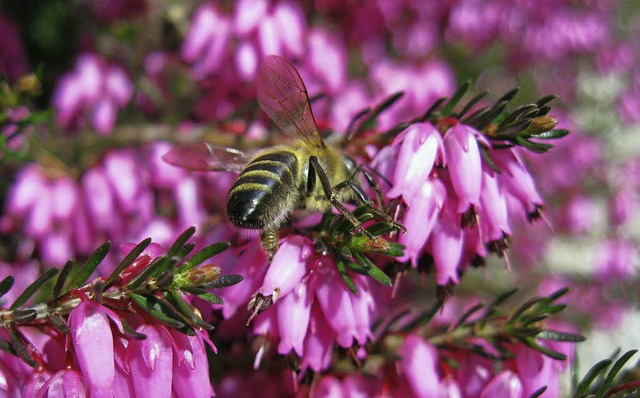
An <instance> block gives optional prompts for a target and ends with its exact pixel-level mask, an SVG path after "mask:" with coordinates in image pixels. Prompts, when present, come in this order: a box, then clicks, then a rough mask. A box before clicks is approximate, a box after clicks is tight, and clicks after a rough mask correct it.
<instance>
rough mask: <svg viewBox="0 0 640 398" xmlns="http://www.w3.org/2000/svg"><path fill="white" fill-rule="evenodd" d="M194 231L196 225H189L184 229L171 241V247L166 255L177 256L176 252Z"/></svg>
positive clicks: (178, 251)
mask: <svg viewBox="0 0 640 398" xmlns="http://www.w3.org/2000/svg"><path fill="white" fill-rule="evenodd" d="M195 233H196V227H190V228H188V229H187V230H186V231H184V232H183V233H182V234H181V235H180V236H179V237H178V239H176V241H175V242H174V243H173V246H171V249H169V252H168V253H167V256H168V257H173V256H177V255H178V253H180V251H181V250H182V247H183V246H184V245H185V243H187V241H188V240H189V239H190V238H191V237H192V236H193V234H195Z"/></svg>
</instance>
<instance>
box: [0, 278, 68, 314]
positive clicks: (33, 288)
mask: <svg viewBox="0 0 640 398" xmlns="http://www.w3.org/2000/svg"><path fill="white" fill-rule="evenodd" d="M57 273H58V269H57V268H51V269H49V270H48V271H47V272H45V273H44V274H43V275H42V276H41V277H40V278H38V279H36V280H35V281H34V282H33V283H32V284H31V285H29V286H28V287H27V288H26V289H25V290H24V292H22V294H21V295H20V296H19V297H18V298H17V299H16V301H15V302H14V303H13V304H12V305H11V307H9V309H11V310H16V309H18V308H20V307H21V306H22V305H24V303H26V302H27V300H29V298H30V297H31V296H33V294H34V293H35V292H37V291H38V289H40V288H41V287H42V286H43V285H44V284H45V283H47V282H48V281H49V280H50V279H51V278H53V277H54V276H56V274H57Z"/></svg>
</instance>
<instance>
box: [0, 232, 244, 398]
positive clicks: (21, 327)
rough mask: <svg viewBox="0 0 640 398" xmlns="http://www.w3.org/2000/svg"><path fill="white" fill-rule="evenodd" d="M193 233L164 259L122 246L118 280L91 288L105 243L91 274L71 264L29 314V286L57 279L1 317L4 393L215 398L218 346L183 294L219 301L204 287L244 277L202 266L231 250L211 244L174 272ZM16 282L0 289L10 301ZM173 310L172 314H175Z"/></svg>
mask: <svg viewBox="0 0 640 398" xmlns="http://www.w3.org/2000/svg"><path fill="white" fill-rule="evenodd" d="M193 232H194V231H193V230H188V231H187V232H186V233H185V234H183V236H182V237H181V238H180V239H179V240H178V241H177V242H176V243H175V244H174V246H173V247H172V248H171V249H170V251H169V253H167V254H164V253H163V249H162V248H161V246H159V245H158V244H156V243H151V244H150V239H147V240H145V241H143V242H142V243H140V244H138V245H124V246H123V249H130V251H129V252H128V254H127V255H126V256H125V258H124V259H123V260H122V262H121V263H120V265H119V266H118V268H117V269H116V270H114V272H113V273H112V274H111V276H109V277H108V278H98V279H96V280H93V281H91V282H89V283H87V284H85V280H84V278H86V277H87V276H89V275H90V274H91V272H92V271H93V270H94V269H95V267H97V266H98V264H99V263H100V262H101V261H102V260H103V259H104V257H105V256H106V254H107V251H108V248H109V245H103V246H101V247H100V248H99V249H98V250H97V251H96V252H94V253H93V254H92V255H91V257H90V258H89V260H88V261H87V263H86V264H85V265H84V268H78V267H76V268H75V269H74V268H73V267H74V263H73V262H71V261H70V262H68V263H67V265H65V267H64V269H63V271H62V272H61V273H60V275H59V277H58V279H57V281H56V283H55V287H54V289H53V293H52V297H51V298H50V299H49V300H48V301H47V302H46V303H42V304H37V305H35V306H32V307H23V305H24V304H25V301H26V300H27V299H28V298H29V294H33V293H34V290H33V289H31V287H34V286H35V287H38V286H40V285H42V284H43V283H45V282H46V280H47V279H50V278H51V277H53V276H54V275H55V272H48V273H47V274H45V275H43V277H42V278H40V279H38V280H37V281H36V282H34V283H33V284H32V285H31V286H30V287H29V288H27V289H26V290H25V293H23V294H21V295H20V296H19V297H18V298H16V300H15V301H14V303H13V304H12V305H11V307H9V308H7V309H3V310H0V313H2V325H3V327H4V329H5V330H3V332H2V335H1V338H2V340H1V341H2V342H3V345H4V346H6V347H7V351H8V352H3V353H2V354H0V355H2V358H3V359H2V363H3V366H2V367H1V368H0V371H1V372H2V373H1V374H2V376H3V378H4V380H7V383H6V384H4V385H3V389H4V390H3V392H4V393H5V394H7V395H9V396H13V395H15V394H18V393H19V392H22V394H25V395H34V396H35V395H45V394H46V395H47V396H61V395H69V394H71V395H78V396H87V395H91V396H112V395H118V396H145V395H148V394H152V395H153V396H158V397H162V396H166V397H169V396H185V397H186V396H189V397H191V396H197V397H210V396H211V395H212V394H213V390H212V387H211V384H210V382H209V365H208V361H207V356H206V350H205V344H208V345H209V346H211V348H212V349H213V350H214V351H215V346H213V344H212V343H211V341H210V340H209V338H208V336H207V335H206V333H205V332H204V328H211V326H210V325H208V324H207V323H206V322H204V321H203V320H202V319H201V318H200V315H198V314H197V313H195V312H193V310H192V309H191V308H192V307H191V306H190V305H189V304H188V302H186V301H184V299H183V298H182V297H181V293H180V292H181V291H182V290H184V292H185V293H189V292H192V291H194V289H196V290H197V289H199V290H197V291H196V293H195V294H197V295H199V296H200V297H205V298H207V299H209V300H212V301H215V302H221V301H220V299H219V297H217V296H216V295H214V294H213V293H210V292H208V291H206V290H204V289H211V288H215V287H218V288H219V287H225V286H230V285H233V284H235V283H237V282H239V281H240V280H241V278H240V277H238V276H236V275H221V274H220V268H219V267H217V266H214V265H209V264H207V265H202V266H200V267H197V268H195V266H196V265H198V263H199V262H202V261H205V260H207V259H208V258H209V257H211V256H213V255H215V254H217V253H218V252H220V251H222V250H224V249H225V248H226V247H227V245H226V244H214V245H211V246H208V247H207V248H204V249H203V250H202V251H200V252H198V253H196V254H195V255H193V256H192V257H191V258H188V259H186V260H184V261H182V262H181V264H180V266H179V267H177V269H176V263H177V262H178V261H180V259H181V258H182V257H184V255H186V254H187V253H188V252H189V251H190V249H193V246H190V247H189V246H182V245H183V244H184V243H185V242H184V241H186V239H187V238H188V237H189V236H190V235H191V234H193ZM185 248H186V249H189V250H185ZM51 271H55V269H53V270H51ZM73 271H75V272H73ZM168 271H170V273H169V272H168ZM83 276H84V278H83ZM168 277H169V278H171V279H168ZM12 283H13V279H12V277H6V278H5V279H4V280H3V281H2V283H1V285H2V291H3V293H6V292H7V291H8V290H9V289H10V288H11V284H12ZM168 303H171V305H172V308H173V311H174V312H169V307H168ZM29 326H31V327H36V328H37V329H33V330H31V328H29ZM45 326H46V327H45ZM9 341H10V343H9ZM12 354H13V355H12ZM28 365H29V366H28Z"/></svg>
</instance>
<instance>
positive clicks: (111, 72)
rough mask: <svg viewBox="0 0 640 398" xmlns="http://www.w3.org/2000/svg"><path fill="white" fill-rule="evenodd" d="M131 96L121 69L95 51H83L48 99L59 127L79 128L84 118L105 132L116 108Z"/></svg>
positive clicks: (112, 119)
mask: <svg viewBox="0 0 640 398" xmlns="http://www.w3.org/2000/svg"><path fill="white" fill-rule="evenodd" d="M132 95H133V86H132V84H131V82H130V80H129V78H128V77H127V75H126V74H125V72H124V71H123V70H122V69H121V68H119V67H117V66H114V65H108V64H107V63H106V62H105V61H104V60H103V59H102V58H100V57H99V56H97V55H95V54H83V55H81V56H80V57H79V58H78V60H77V62H76V67H75V69H74V70H73V71H71V72H69V73H67V74H66V75H65V76H63V77H62V79H61V80H60V83H59V84H58V87H56V91H55V93H54V94H53V99H52V101H53V106H54V107H55V108H56V110H57V115H56V117H57V121H58V123H59V124H60V125H61V126H62V127H64V128H76V127H82V125H83V121H84V120H83V119H85V118H88V119H89V121H90V123H91V126H92V127H93V128H94V129H96V131H97V132H98V133H100V134H102V135H106V134H108V133H109V132H110V131H111V130H112V129H113V126H114V125H115V122H116V114H117V111H118V109H119V108H122V107H124V106H125V105H126V104H127V103H128V102H129V100H130V99H131V97H132Z"/></svg>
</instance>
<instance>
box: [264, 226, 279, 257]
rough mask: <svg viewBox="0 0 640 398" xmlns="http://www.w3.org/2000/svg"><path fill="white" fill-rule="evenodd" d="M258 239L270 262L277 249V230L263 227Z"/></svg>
mask: <svg viewBox="0 0 640 398" xmlns="http://www.w3.org/2000/svg"><path fill="white" fill-rule="evenodd" d="M260 239H261V240H262V248H263V249H264V251H265V252H267V256H269V262H271V260H272V259H273V256H274V255H275V254H276V251H278V230H277V229H265V230H263V231H262V232H260Z"/></svg>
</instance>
